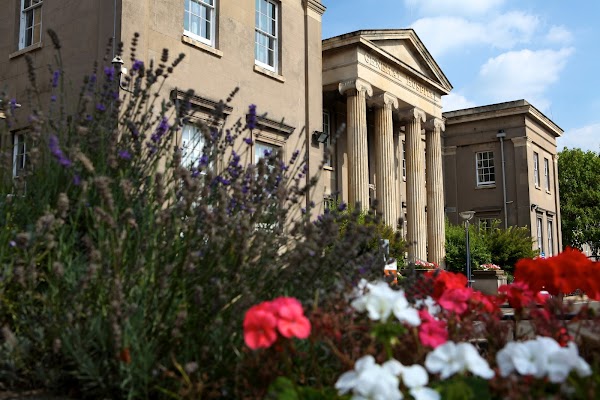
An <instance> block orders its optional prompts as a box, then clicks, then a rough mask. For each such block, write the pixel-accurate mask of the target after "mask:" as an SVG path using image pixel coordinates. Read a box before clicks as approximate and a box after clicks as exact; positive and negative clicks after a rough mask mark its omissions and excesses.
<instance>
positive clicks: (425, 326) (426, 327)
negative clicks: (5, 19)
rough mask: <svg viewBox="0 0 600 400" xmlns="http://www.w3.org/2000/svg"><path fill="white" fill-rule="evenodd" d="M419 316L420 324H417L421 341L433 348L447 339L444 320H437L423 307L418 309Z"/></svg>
mask: <svg viewBox="0 0 600 400" xmlns="http://www.w3.org/2000/svg"><path fill="white" fill-rule="evenodd" d="M419 317H421V325H419V339H420V340H421V343H423V344H424V345H425V346H430V347H432V348H434V349H435V348H436V347H438V346H440V345H442V344H444V343H446V342H447V341H448V330H447V329H446V322H445V321H438V320H437V319H435V318H434V317H432V316H431V315H430V314H429V312H427V310H425V309H423V310H420V311H419Z"/></svg>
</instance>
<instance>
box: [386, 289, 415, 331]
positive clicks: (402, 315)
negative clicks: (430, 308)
mask: <svg viewBox="0 0 600 400" xmlns="http://www.w3.org/2000/svg"><path fill="white" fill-rule="evenodd" d="M393 311H394V315H395V316H396V318H398V321H400V322H405V323H407V324H408V325H410V326H419V325H421V318H420V317H419V312H418V311H417V309H416V308H414V307H413V306H411V305H410V303H409V302H408V300H406V295H405V294H404V291H402V290H400V291H397V292H396V300H395V301H394V307H393Z"/></svg>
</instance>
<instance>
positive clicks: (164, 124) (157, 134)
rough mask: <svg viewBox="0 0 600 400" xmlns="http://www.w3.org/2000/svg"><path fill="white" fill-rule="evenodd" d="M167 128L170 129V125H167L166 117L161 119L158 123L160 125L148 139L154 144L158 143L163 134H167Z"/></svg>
mask: <svg viewBox="0 0 600 400" xmlns="http://www.w3.org/2000/svg"><path fill="white" fill-rule="evenodd" d="M169 128H170V125H169V121H168V120H167V117H163V119H162V120H161V121H160V124H159V125H158V127H157V128H156V130H155V131H154V133H153V134H152V136H151V137H150V139H152V141H153V142H154V143H158V142H160V139H162V137H163V136H164V135H165V133H167V131H168V130H169Z"/></svg>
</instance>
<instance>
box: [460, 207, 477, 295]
mask: <svg viewBox="0 0 600 400" xmlns="http://www.w3.org/2000/svg"><path fill="white" fill-rule="evenodd" d="M459 215H460V217H461V218H462V219H463V220H464V221H465V235H466V242H467V243H466V244H467V287H471V286H472V283H473V281H472V280H471V245H470V243H469V221H471V219H472V218H473V216H474V215H475V211H463V212H461V213H459Z"/></svg>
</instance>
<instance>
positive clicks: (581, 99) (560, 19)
mask: <svg viewBox="0 0 600 400" xmlns="http://www.w3.org/2000/svg"><path fill="white" fill-rule="evenodd" d="M322 2H323V4H324V5H325V6H326V7H327V11H326V12H325V15H324V16H323V37H324V38H328V37H331V36H336V35H340V34H343V33H347V32H352V31H355V30H359V29H378V28H382V29H383V28H408V27H410V28H413V29H415V31H416V33H417V35H418V36H419V37H420V39H421V40H422V41H423V43H424V44H425V46H426V47H427V49H428V50H429V52H430V53H431V54H432V55H433V57H434V58H435V60H436V61H437V63H438V64H439V65H440V67H441V68H442V70H443V71H444V73H445V74H446V76H447V77H448V79H449V80H450V82H451V83H452V86H454V89H453V91H452V92H451V94H450V95H448V96H445V97H443V104H444V111H450V110H453V109H460V108H466V107H473V106H479V105H486V104H492V103H498V102H502V101H510V100H517V99H525V100H527V101H529V102H530V103H531V104H533V105H534V106H535V107H536V108H538V109H539V110H540V111H542V112H543V113H544V114H546V116H548V117H549V118H550V119H552V120H553V121H554V122H555V123H556V124H558V126H560V127H561V128H562V129H564V131H565V133H564V134H563V136H562V138H560V139H559V140H558V147H559V150H560V149H562V148H563V147H565V146H566V147H569V148H575V147H579V148H581V149H584V150H593V151H596V152H598V151H600V23H598V18H599V17H600V1H597V0H580V1H577V2H567V1H563V0H528V1H522V0H519V1H518V0H362V1H358V0H322Z"/></svg>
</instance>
